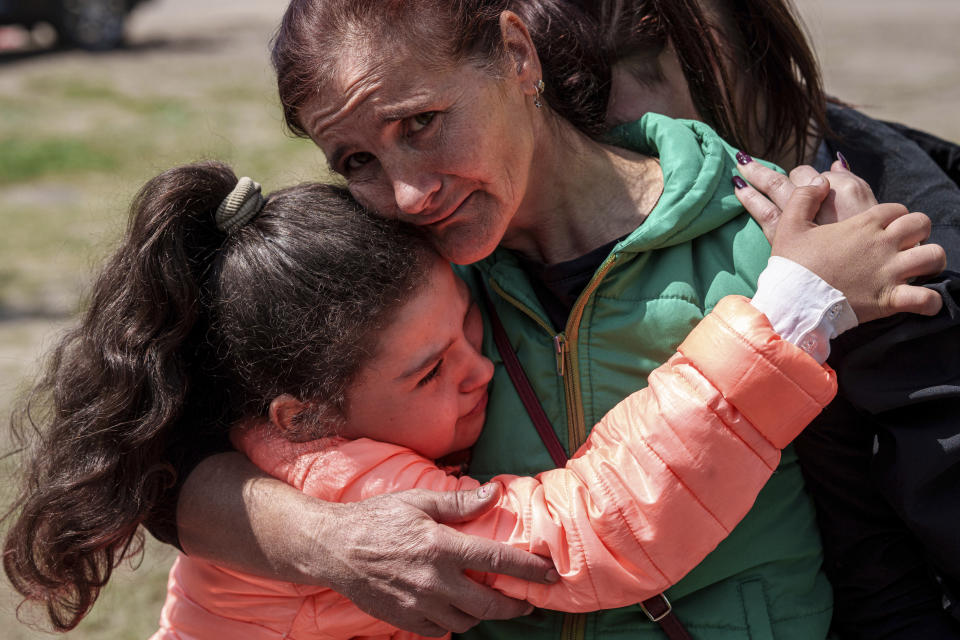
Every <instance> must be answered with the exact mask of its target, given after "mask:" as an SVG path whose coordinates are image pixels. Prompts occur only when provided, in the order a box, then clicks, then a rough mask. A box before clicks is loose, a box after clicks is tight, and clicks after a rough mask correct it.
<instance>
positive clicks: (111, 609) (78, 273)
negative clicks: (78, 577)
mask: <svg viewBox="0 0 960 640" xmlns="http://www.w3.org/2000/svg"><path fill="white" fill-rule="evenodd" d="M281 9H282V7H281V6H279V5H278V7H277V9H276V10H277V11H278V12H279V11H280V10H281ZM272 27H273V22H272V21H262V22H261V23H258V24H255V25H252V26H250V27H249V28H246V30H242V29H241V30H239V31H238V32H237V33H236V34H235V42H234V44H232V45H230V44H228V45H223V46H220V48H217V47H214V46H213V45H211V46H208V47H202V46H193V47H191V46H188V45H184V46H182V47H181V46H180V44H179V40H178V37H179V33H177V34H176V35H171V36H170V40H169V42H168V44H167V45H166V47H165V48H163V49H162V51H161V53H153V52H149V51H148V52H147V53H143V54H140V53H131V52H124V51H119V52H115V53H109V54H102V55H96V56H89V55H85V54H82V53H54V54H49V55H38V56H36V57H32V58H27V59H24V60H20V61H13V62H5V61H2V60H0V64H4V65H5V68H4V71H3V73H4V75H3V76H0V189H2V191H3V195H4V197H3V198H0V221H2V223H3V233H0V425H3V424H5V422H6V416H7V415H9V412H10V408H11V406H12V402H13V399H14V397H15V396H16V395H17V393H18V392H19V391H22V390H23V388H24V386H25V384H26V383H25V381H26V380H29V377H30V376H31V374H32V372H33V371H34V370H35V368H36V363H37V360H38V358H39V356H40V354H41V353H42V352H43V351H44V349H46V348H49V346H50V345H51V344H52V343H53V341H54V340H55V336H56V334H57V332H58V331H60V330H62V329H63V328H64V327H66V326H67V325H68V324H69V323H70V322H71V321H72V319H73V318H74V317H75V314H76V312H77V311H78V310H79V309H80V308H81V305H82V300H83V293H84V291H85V290H86V289H87V287H88V285H89V282H90V278H91V274H92V273H93V271H94V270H95V268H96V267H97V265H98V264H99V263H100V262H101V261H102V259H103V258H104V257H105V256H106V255H107V254H108V253H109V252H110V251H111V249H112V247H113V246H114V245H115V243H116V241H117V239H118V238H119V236H120V234H121V233H122V231H123V228H124V226H125V223H126V215H127V207H128V204H129V202H130V199H131V198H132V197H133V195H134V194H135V193H136V191H137V189H138V188H139V187H140V185H142V184H143V183H144V182H145V181H146V180H148V179H149V178H150V177H152V176H154V175H156V174H157V173H159V172H160V171H163V170H165V169H167V168H169V167H171V166H174V165H178V164H183V163H187V162H192V161H195V160H199V159H217V160H222V161H225V162H227V163H229V164H231V165H232V166H233V167H235V169H236V170H237V172H238V173H240V174H247V175H251V176H253V177H255V179H257V180H258V181H259V182H260V183H261V184H263V185H264V189H265V190H266V191H271V190H273V189H276V188H279V187H282V186H286V185H288V184H291V183H294V182H301V181H305V180H310V179H313V180H315V179H323V178H325V177H326V171H325V162H324V161H323V159H322V157H321V156H320V154H319V152H318V151H317V150H316V148H315V147H314V146H313V144H312V143H310V142H309V141H306V140H296V139H292V138H290V137H288V136H285V135H284V134H283V129H282V126H281V116H280V112H279V107H278V106H277V103H276V98H275V97H274V93H275V89H274V86H273V78H272V74H271V73H270V71H269V67H268V63H267V60H266V42H267V40H268V39H269V36H270V31H271V29H272ZM205 34H206V31H201V32H200V35H194V36H191V37H192V38H193V40H192V42H193V43H194V45H195V44H196V42H197V41H198V39H201V38H202V37H203V36H204V35H205ZM5 431H6V430H5V429H4V430H3V432H0V455H2V454H3V453H6V452H8V451H9V449H10V441H9V438H8V434H6V433H5ZM20 462H21V461H20V459H19V458H17V457H16V456H8V457H3V458H0V508H3V509H5V508H6V507H7V506H8V505H9V503H10V501H11V499H12V496H13V493H12V491H13V487H14V486H15V484H16V475H17V471H18V464H20ZM2 528H3V527H2V525H0V533H2ZM174 555H175V551H174V550H173V549H171V548H170V547H166V546H164V545H162V544H159V543H157V542H155V541H153V540H152V539H149V538H148V541H147V545H146V548H145V552H144V555H143V556H142V560H141V562H139V564H138V565H137V567H136V568H135V569H134V568H133V567H131V566H128V565H124V566H123V567H122V568H120V569H118V571H117V572H116V573H115V575H114V576H113V578H112V579H111V581H110V583H109V584H108V586H107V587H106V588H105V589H104V591H103V593H102V594H101V596H100V598H99V600H98V602H97V604H96V606H95V607H94V608H93V610H92V613H91V614H90V615H89V616H88V617H87V618H86V619H85V620H83V622H82V623H81V624H80V625H79V626H78V627H77V628H76V629H74V630H73V631H71V632H69V633H67V634H66V637H69V638H71V639H77V640H95V639H106V638H109V639H126V638H146V637H148V636H149V635H150V634H151V633H153V632H154V631H155V630H156V628H157V619H158V616H159V611H160V606H161V604H162V602H163V598H164V594H165V589H166V574H167V571H168V569H169V566H170V563H171V562H172V559H173V557H174ZM18 603H19V597H18V596H17V595H16V594H14V593H13V592H12V590H11V589H10V588H9V585H8V584H7V583H6V581H5V580H2V579H0V629H2V631H0V637H2V638H4V639H5V640H34V639H36V638H46V637H50V636H49V635H47V634H45V633H43V631H42V630H43V629H45V628H48V624H46V623H44V618H43V612H42V611H37V610H35V609H31V608H24V609H22V610H21V611H20V617H21V619H22V620H23V621H25V622H26V623H33V625H34V626H31V625H30V624H24V623H22V622H18V621H17V613H16V609H17V604H18Z"/></svg>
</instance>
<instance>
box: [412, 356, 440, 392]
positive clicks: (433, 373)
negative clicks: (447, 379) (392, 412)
mask: <svg viewBox="0 0 960 640" xmlns="http://www.w3.org/2000/svg"><path fill="white" fill-rule="evenodd" d="M441 365H443V359H442V358H441V359H440V360H438V361H437V364H436V365H434V367H433V369H430V371H429V372H427V375H425V376H423V377H422V378H420V381H419V382H418V383H417V386H418V387H422V386H423V385H425V384H427V383H428V382H430V381H431V380H433V379H434V378H436V377H437V376H438V375H440V367H441Z"/></svg>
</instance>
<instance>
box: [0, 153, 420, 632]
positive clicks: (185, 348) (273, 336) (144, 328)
mask: <svg viewBox="0 0 960 640" xmlns="http://www.w3.org/2000/svg"><path fill="white" fill-rule="evenodd" d="M236 183H237V178H236V176H235V175H234V174H233V172H232V171H230V169H229V168H227V167H226V166H224V165H221V164H217V163H201V164H195V165H190V166H186V167H180V168H177V169H172V170H170V171H167V172H166V173H164V174H162V175H160V176H158V177H156V178H154V179H153V180H151V181H150V182H149V183H148V184H147V185H146V186H145V187H144V188H143V189H142V190H141V191H140V193H139V195H138V196H137V198H136V199H135V201H134V203H133V206H132V208H131V218H130V222H129V225H128V227H127V231H126V235H125V237H124V239H123V240H122V242H121V245H120V248H119V249H118V250H117V251H116V253H115V254H114V255H113V257H112V258H110V259H109V260H108V261H107V263H106V265H105V267H104V268H103V270H102V272H101V274H100V276H99V278H98V279H97V280H96V282H95V284H94V286H93V291H92V296H91V298H90V303H89V306H88V308H87V310H86V312H85V313H84V314H83V317H82V319H81V320H80V322H79V324H78V325H77V326H76V327H75V328H73V329H72V330H70V331H69V332H68V333H67V334H66V335H65V336H64V337H63V338H62V339H61V340H60V342H59V344H58V345H57V346H56V348H55V349H54V350H53V352H52V354H51V356H50V358H49V360H48V361H47V363H46V366H45V369H44V373H43V376H42V379H41V380H40V381H39V383H38V384H37V385H36V387H35V388H34V390H33V392H32V394H31V395H30V396H29V397H28V398H26V399H24V401H23V403H22V406H21V408H20V410H19V411H18V413H17V414H15V416H14V419H13V427H14V430H15V432H16V433H18V434H19V436H20V440H21V442H23V443H24V446H25V447H26V460H25V465H24V467H23V483H22V487H21V489H20V493H19V496H18V498H17V500H16V501H15V503H14V505H13V507H12V508H11V510H10V512H8V513H7V516H6V518H8V519H9V520H10V521H11V526H10V528H9V529H8V531H7V536H6V540H5V543H4V550H3V566H4V570H5V571H6V574H7V576H8V578H9V579H10V581H11V582H12V583H13V585H14V587H15V588H16V589H17V590H18V591H19V592H20V593H21V594H22V595H24V596H25V597H26V599H27V601H28V602H36V603H40V604H42V605H44V606H45V607H46V609H47V613H48V615H49V617H50V620H51V621H52V624H53V626H54V628H56V629H57V630H61V631H62V630H68V629H71V628H73V627H74V626H76V625H77V623H78V622H79V621H80V619H81V618H82V617H83V616H84V615H85V614H86V613H87V612H88V611H89V609H90V607H91V606H93V603H94V601H95V600H96V597H97V595H98V593H99V591H100V589H101V588H102V587H103V586H104V585H105V584H106V583H107V581H108V580H109V578H110V575H111V573H112V572H113V570H114V568H115V567H117V565H118V564H119V563H120V562H121V561H123V560H124V558H128V557H131V556H132V555H134V554H136V553H137V552H138V551H139V549H140V548H141V546H142V534H139V533H138V526H139V525H140V524H141V523H143V522H144V520H145V519H146V518H147V517H148V516H149V515H150V513H151V511H152V510H153V509H154V508H155V507H156V505H157V504H158V498H159V497H160V496H161V494H162V493H163V492H164V490H165V489H166V488H167V487H168V486H170V484H171V483H172V482H173V481H174V471H173V469H174V468H175V467H177V466H178V465H177V464H176V463H177V459H176V458H177V457H178V456H184V455H188V454H189V451H190V450H191V449H192V448H195V445H196V444H197V441H198V440H199V439H203V438H215V437H218V434H219V437H220V438H221V439H225V437H224V435H223V434H224V433H225V430H226V429H227V428H228V426H229V425H230V424H231V422H232V421H233V420H235V419H237V418H239V417H242V416H251V415H264V414H265V412H266V410H267V407H268V406H269V403H270V401H271V400H272V399H273V398H274V397H276V396H278V395H281V394H283V393H290V394H292V395H294V396H296V397H298V398H300V399H303V400H304V401H305V402H306V403H307V406H308V408H309V410H308V411H307V412H306V413H305V414H304V416H303V419H302V421H301V422H302V424H301V425H300V426H301V427H302V428H303V430H304V432H306V433H307V434H308V435H312V436H314V437H316V436H317V435H321V434H322V433H323V432H324V430H326V429H329V428H335V427H336V426H337V424H338V420H339V419H342V409H343V403H344V396H345V392H346V389H347V387H348V386H349V384H350V383H351V381H352V378H353V377H354V376H355V374H356V372H357V370H358V368H359V367H360V366H361V365H362V364H363V362H364V361H365V359H366V358H367V357H368V356H369V355H370V353H371V352H372V350H373V349H374V347H375V344H374V343H375V336H376V334H377V329H378V328H379V327H381V326H383V325H384V324H385V323H386V322H388V321H389V318H390V316H391V311H392V310H393V309H395V308H397V306H398V305H400V304H401V303H402V301H403V300H404V299H405V298H406V297H407V296H408V295H409V294H410V293H411V292H412V291H414V290H415V288H416V287H417V286H419V285H420V283H421V281H422V280H423V278H424V277H425V276H424V274H425V273H426V270H427V265H429V260H432V259H433V258H432V257H431V256H432V255H433V253H432V249H430V247H429V245H428V244H427V242H426V240H425V239H423V238H422V237H421V235H420V234H419V233H418V232H417V231H416V230H414V229H412V228H410V227H406V226H403V225H400V224H398V223H395V222H390V221H386V220H379V219H377V218H374V217H373V216H371V215H369V214H367V213H366V212H364V211H362V210H361V209H360V207H359V206H358V205H357V204H356V203H355V202H354V200H353V199H352V198H351V197H350V195H349V194H348V193H347V192H346V191H345V190H343V189H340V188H337V187H332V186H329V185H320V184H306V185H300V186H297V187H293V188H290V189H286V190H283V191H279V192H277V193H274V194H272V195H271V196H270V197H269V198H267V200H266V204H265V205H264V207H263V210H262V212H261V213H260V214H259V215H258V216H257V217H255V218H254V219H253V220H252V221H250V222H248V223H247V224H246V225H244V226H243V227H241V228H240V229H239V230H238V231H235V232H233V233H231V234H229V235H227V234H225V233H223V232H221V231H220V230H218V229H217V227H216V226H215V224H214V220H213V216H214V212H215V211H216V209H217V206H218V205H219V203H220V202H221V200H223V198H224V196H226V195H227V194H228V193H229V192H230V191H231V189H233V187H234V185H235V184H236Z"/></svg>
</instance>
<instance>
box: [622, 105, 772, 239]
mask: <svg viewBox="0 0 960 640" xmlns="http://www.w3.org/2000/svg"><path fill="white" fill-rule="evenodd" d="M605 141H606V142H609V143H610V144H614V145H617V146H620V147H624V148H626V149H630V150H631V151H636V152H638V153H643V154H646V155H650V156H654V157H657V158H659V159H660V166H661V169H662V170H663V184H664V189H663V194H662V195H661V196H660V200H659V201H658V202H657V204H656V206H655V207H654V208H653V211H651V212H650V215H649V216H647V218H646V219H645V220H644V221H643V223H642V224H641V225H640V226H639V227H637V228H636V230H634V232H633V233H631V234H630V235H629V236H627V237H626V238H625V239H624V240H623V242H621V243H620V244H619V245H618V246H617V247H616V248H615V249H614V251H630V252H642V251H650V250H652V249H660V248H663V247H669V246H672V245H676V244H680V243H683V242H688V241H689V240H691V239H693V238H695V237H697V236H700V235H703V234H704V233H707V232H708V231H710V230H712V229H716V228H717V227H719V226H721V225H723V224H724V223H726V222H729V221H730V220H732V219H733V218H735V217H736V216H738V215H740V214H742V213H743V206H742V205H741V204H740V202H739V201H738V200H737V198H736V196H735V195H734V193H733V184H732V182H731V179H732V178H733V176H735V175H739V173H738V172H737V161H736V153H737V150H736V149H734V148H733V147H731V146H730V145H729V144H727V143H726V142H724V141H723V140H722V139H721V138H720V136H719V135H718V134H717V133H716V132H715V131H714V130H713V129H711V128H710V127H709V126H707V125H705V124H704V123H702V122H697V121H695V120H674V119H672V118H668V117H666V116H662V115H660V114H656V113H648V114H646V115H645V116H643V118H641V119H640V120H637V121H636V122H630V123H627V124H622V125H620V126H618V127H616V128H615V129H613V130H612V131H610V132H609V133H608V134H607V136H606V139H605ZM765 164H767V163H765ZM768 166H773V165H769V164H768Z"/></svg>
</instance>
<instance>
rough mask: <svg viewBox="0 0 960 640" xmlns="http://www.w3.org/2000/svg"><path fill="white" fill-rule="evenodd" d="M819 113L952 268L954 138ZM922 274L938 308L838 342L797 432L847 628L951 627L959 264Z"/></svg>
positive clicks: (958, 429)
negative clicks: (817, 406) (828, 373)
mask: <svg viewBox="0 0 960 640" xmlns="http://www.w3.org/2000/svg"><path fill="white" fill-rule="evenodd" d="M828 119H829V122H830V125H831V127H832V128H833V130H834V132H835V133H836V134H837V137H836V138H835V139H832V140H829V141H828V142H827V146H828V147H829V150H830V152H831V155H832V154H833V153H835V152H836V151H842V152H843V155H844V156H845V157H846V158H847V160H848V162H849V163H850V166H851V169H852V170H853V171H854V172H855V173H856V174H857V175H859V176H861V177H862V178H864V179H865V180H866V181H867V182H868V183H869V184H870V186H871V187H873V189H874V192H875V194H876V195H877V199H878V200H879V201H881V202H900V203H903V204H905V205H906V206H907V207H908V208H909V209H911V210H914V211H923V212H924V213H927V214H928V215H929V216H930V217H931V218H932V220H933V230H932V233H931V241H933V242H937V243H939V244H941V245H942V246H943V247H944V248H945V249H946V250H947V254H948V269H950V268H960V188H958V186H957V184H955V183H954V181H953V180H952V179H951V178H950V177H949V176H948V175H947V173H945V172H944V171H943V170H942V169H941V168H940V167H939V166H938V165H937V164H936V163H935V162H934V161H933V160H932V158H935V157H936V158H939V159H941V160H942V161H943V162H945V163H946V167H947V169H948V170H952V171H953V172H954V176H958V175H960V172H958V171H957V168H958V166H957V164H958V159H960V149H958V148H957V147H956V146H955V145H952V144H951V143H948V142H945V141H943V140H940V139H938V138H935V137H933V136H930V135H929V134H924V133H922V132H916V131H914V130H911V129H908V128H906V127H894V126H890V125H888V124H885V123H882V122H879V121H877V120H873V119H871V118H869V117H867V116H865V115H863V114H862V113H859V112H857V111H854V110H851V109H846V108H842V107H837V106H835V105H831V106H830V108H829V109H828ZM911 134H913V135H914V136H916V137H917V138H918V140H920V142H922V143H923V144H925V145H927V147H928V148H927V149H924V148H921V147H920V146H918V144H917V143H916V142H915V141H914V140H912V139H911V138H909V137H907V136H908V135H911ZM951 162H952V163H953V164H952V165H951V164H950V163H951ZM928 286H931V287H934V288H936V289H937V290H938V291H939V292H940V293H941V295H942V296H943V298H944V309H943V310H942V311H941V312H940V314H939V315H937V316H936V317H934V318H925V317H921V316H914V315H907V314H904V315H900V316H895V317H893V318H887V319H885V320H880V321H876V322H871V323H867V324H865V325H862V326H860V327H858V328H856V329H854V330H852V331H850V332H848V333H846V334H844V335H843V336H841V337H840V338H839V339H838V340H836V341H834V344H833V350H832V353H831V357H830V360H829V362H830V364H831V365H832V366H833V367H834V368H835V369H836V370H837V373H838V379H839V382H840V393H839V395H838V397H837V399H836V400H835V401H834V402H833V403H832V404H831V405H830V406H829V407H828V408H827V409H826V410H825V411H824V413H823V414H822V415H821V416H820V417H819V418H818V419H817V420H816V421H815V422H814V423H813V424H812V425H811V426H810V427H809V428H808V429H807V430H806V431H805V432H804V433H803V434H802V435H801V437H800V438H799V439H798V441H797V451H798V453H799V455H800V458H801V463H802V464H803V467H804V471H805V474H806V476H807V480H808V487H809V490H810V491H811V493H812V495H813V498H814V502H815V504H816V506H817V513H818V519H819V524H820V527H821V531H822V532H823V539H824V554H825V560H826V567H825V568H826V570H827V573H828V575H829V577H830V579H831V582H832V583H833V585H834V590H835V597H836V605H835V607H836V608H835V617H834V624H835V627H836V630H837V631H839V632H840V633H841V634H842V636H843V637H844V638H864V639H866V638H869V639H871V640H878V639H881V638H888V639H889V638H897V639H901V638H902V639H907V638H911V639H912V638H923V639H938V638H960V606H958V605H957V603H956V600H955V598H954V596H953V594H954V593H958V586H960V274H958V273H956V272H951V271H948V272H946V273H945V274H944V275H943V276H942V277H939V278H937V279H936V281H934V282H931V283H930V284H929V285H928ZM945 610H946V613H945Z"/></svg>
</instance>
